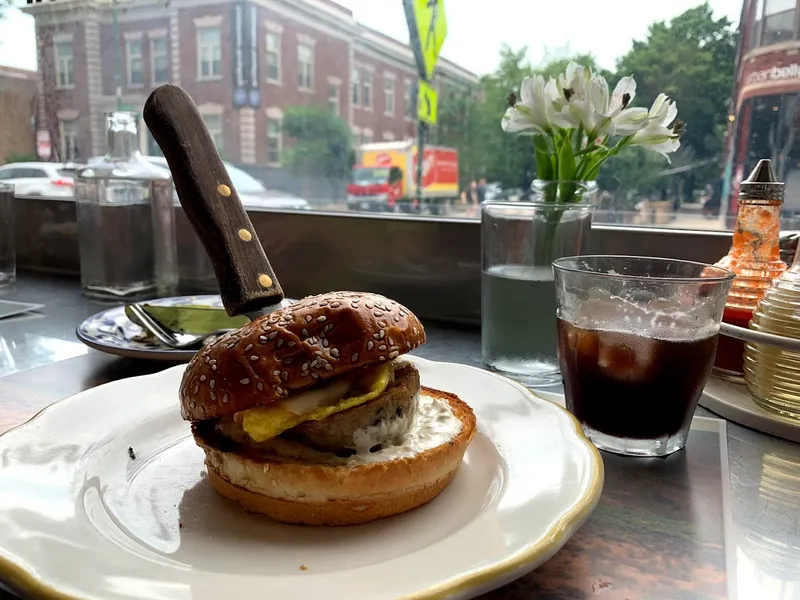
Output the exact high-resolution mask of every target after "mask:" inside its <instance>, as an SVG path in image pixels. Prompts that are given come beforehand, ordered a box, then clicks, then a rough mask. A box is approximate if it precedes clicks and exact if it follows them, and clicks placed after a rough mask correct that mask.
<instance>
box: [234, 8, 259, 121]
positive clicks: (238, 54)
mask: <svg viewBox="0 0 800 600" xmlns="http://www.w3.org/2000/svg"><path fill="white" fill-rule="evenodd" d="M257 11H258V8H257V7H256V6H255V5H252V4H250V3H249V2H236V3H234V4H233V5H232V6H231V38H232V39H231V55H232V57H233V107H234V108H242V107H244V106H249V107H251V108H259V107H260V106H261V89H260V81H259V79H260V78H259V76H258V12H257Z"/></svg>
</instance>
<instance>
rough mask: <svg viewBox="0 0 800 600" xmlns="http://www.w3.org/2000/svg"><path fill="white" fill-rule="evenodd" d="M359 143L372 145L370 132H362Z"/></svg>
mask: <svg viewBox="0 0 800 600" xmlns="http://www.w3.org/2000/svg"><path fill="white" fill-rule="evenodd" d="M361 143H362V144H371V143H372V132H371V131H364V132H362V133H361Z"/></svg>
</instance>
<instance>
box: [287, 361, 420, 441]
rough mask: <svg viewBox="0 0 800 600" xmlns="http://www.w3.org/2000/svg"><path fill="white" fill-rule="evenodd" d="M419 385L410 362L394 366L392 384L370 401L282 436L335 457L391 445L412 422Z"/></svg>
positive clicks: (302, 424)
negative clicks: (333, 454)
mask: <svg viewBox="0 0 800 600" xmlns="http://www.w3.org/2000/svg"><path fill="white" fill-rule="evenodd" d="M419 386H420V383H419V371H417V368H416V367H415V366H414V365H412V364H410V363H405V364H401V365H398V367H397V368H396V370H395V373H394V381H392V383H390V384H389V386H388V387H387V388H386V390H385V391H384V392H383V393H382V394H381V395H380V396H378V397H377V398H375V399H374V400H371V401H370V402H367V403H365V404H360V405H358V406H355V407H353V408H351V409H348V410H345V411H342V412H340V413H336V414H334V415H331V416H330V417H327V418H325V419H323V420H322V421H306V422H305V423H301V424H300V425H298V426H297V427H295V428H293V429H290V430H289V431H287V432H284V434H283V435H285V436H286V437H291V438H293V439H297V440H299V441H302V442H303V443H305V444H308V445H309V446H312V447H314V448H317V449H319V450H327V451H329V452H334V453H337V454H339V453H343V452H345V453H346V452H348V451H350V452H353V451H354V452H367V451H369V450H370V449H377V448H378V447H381V446H385V445H391V444H392V443H394V442H395V441H397V440H400V439H402V437H403V436H404V435H405V434H406V433H408V431H409V429H411V426H412V425H413V423H414V417H415V415H416V412H417V400H418V397H419Z"/></svg>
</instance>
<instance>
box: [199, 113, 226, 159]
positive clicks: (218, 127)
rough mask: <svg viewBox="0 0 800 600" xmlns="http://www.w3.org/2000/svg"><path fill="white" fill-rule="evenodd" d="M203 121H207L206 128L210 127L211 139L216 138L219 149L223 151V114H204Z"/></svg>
mask: <svg viewBox="0 0 800 600" xmlns="http://www.w3.org/2000/svg"><path fill="white" fill-rule="evenodd" d="M203 121H205V122H206V129H208V133H209V135H211V139H212V140H214V145H215V146H216V147H217V150H220V151H222V149H223V148H224V146H225V142H224V139H223V137H222V115H203Z"/></svg>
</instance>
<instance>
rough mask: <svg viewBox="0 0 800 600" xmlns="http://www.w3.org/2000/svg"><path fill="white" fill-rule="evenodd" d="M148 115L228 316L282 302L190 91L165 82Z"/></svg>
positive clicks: (149, 101)
mask: <svg viewBox="0 0 800 600" xmlns="http://www.w3.org/2000/svg"><path fill="white" fill-rule="evenodd" d="M143 116H144V121H145V123H147V127H148V128H149V129H150V132H151V133H152V134H153V138H154V139H155V141H156V142H157V143H158V145H159V147H160V148H161V151H162V152H163V153H164V158H166V160H167V164H169V168H170V171H172V178H173V181H174V182H175V189H176V190H177V192H178V199H179V200H180V202H181V205H182V206H183V209H184V211H185V212H186V216H187V218H188V219H189V222H190V223H191V224H192V226H193V227H194V229H195V230H196V231H197V234H198V235H199V236H200V241H201V242H202V243H203V246H204V247H205V249H206V252H207V253H208V255H209V257H210V258H211V263H212V265H213V266H214V272H215V274H216V276H217V282H218V283H219V289H220V295H221V296H222V301H223V303H224V304H225V309H226V310H227V312H228V314H229V315H231V316H233V315H239V314H243V313H250V312H255V311H258V310H259V309H260V308H263V307H265V306H269V305H273V304H276V303H278V302H280V301H281V300H283V290H282V289H281V286H280V284H279V283H278V278H277V277H276V276H275V273H274V271H273V270H272V266H271V265H270V263H269V260H268V259H267V255H266V253H265V252H264V248H263V246H262V245H261V242H260V241H259V239H258V236H257V235H256V232H255V228H254V227H253V224H252V223H251V222H250V218H249V217H248V216H247V212H246V211H245V209H244V207H243V206H242V203H241V200H240V199H239V195H238V194H237V193H236V189H235V188H234V186H233V183H232V182H231V180H230V177H229V176H228V171H227V169H226V168H225V164H224V163H223V162H222V158H221V157H220V155H219V153H218V152H217V149H216V147H215V146H214V142H213V140H212V139H211V136H210V135H209V133H208V130H207V129H206V126H205V122H204V121H203V118H202V116H200V112H199V111H198V110H197V106H196V105H195V103H194V101H193V100H192V99H191V97H190V96H189V94H187V93H186V92H185V91H184V90H183V89H181V88H179V87H178V86H175V85H170V84H166V85H162V86H160V87H158V88H156V89H155V90H154V91H153V92H152V93H151V94H150V97H149V98H148V99H147V102H146V103H145V105H144V111H143Z"/></svg>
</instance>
